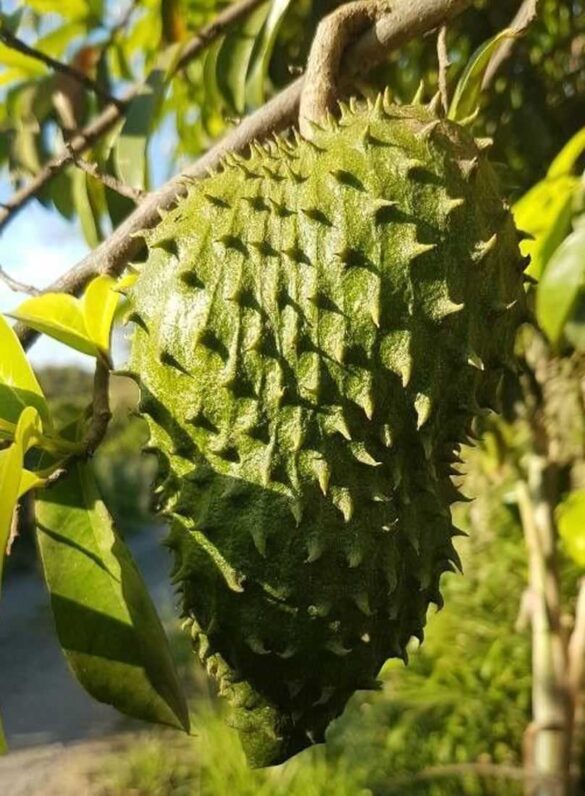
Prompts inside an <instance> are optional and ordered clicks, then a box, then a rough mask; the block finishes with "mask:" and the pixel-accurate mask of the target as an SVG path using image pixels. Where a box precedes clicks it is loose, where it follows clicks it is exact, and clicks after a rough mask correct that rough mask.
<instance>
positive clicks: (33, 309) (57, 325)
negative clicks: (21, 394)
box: [9, 293, 99, 356]
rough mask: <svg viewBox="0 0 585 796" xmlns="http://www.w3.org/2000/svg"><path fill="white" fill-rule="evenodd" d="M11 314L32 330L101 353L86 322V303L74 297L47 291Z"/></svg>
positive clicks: (84, 349)
mask: <svg viewBox="0 0 585 796" xmlns="http://www.w3.org/2000/svg"><path fill="white" fill-rule="evenodd" d="M9 314H10V317H12V318H16V319H17V320H19V321H22V322H23V323H26V325H27V326H30V327H31V329H35V330H36V331H37V332H41V333H42V334H47V335H49V337H54V338H55V340H59V341H60V342H62V343H65V345H68V346H69V347H70V348H75V349H76V350H77V351H81V353H82V354H89V356H97V355H98V353H99V351H98V347H97V345H96V344H95V342H94V341H93V340H92V339H91V337H90V335H89V332H88V330H87V327H86V325H85V319H84V316H83V308H82V304H81V302H80V301H79V299H76V298H74V297H73V296H68V295H66V294H65V293H43V294H42V295H40V296H33V297H32V298H30V299H27V300H26V301H24V302H23V303H22V304H21V305H20V306H19V307H18V308H17V309H16V310H14V312H11V313H9Z"/></svg>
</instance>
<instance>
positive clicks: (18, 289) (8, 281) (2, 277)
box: [0, 265, 41, 296]
mask: <svg viewBox="0 0 585 796" xmlns="http://www.w3.org/2000/svg"><path fill="white" fill-rule="evenodd" d="M0 281H2V282H4V284H5V285H8V287H9V288H10V290H14V292H15V293H28V295H29V296H38V295H39V293H40V292H41V291H40V290H39V289H38V288H36V287H33V286H32V285H27V284H25V283H24V282H19V281H18V280H17V279H13V278H12V277H11V276H10V274H7V273H6V271H5V270H4V268H2V266H1V265H0Z"/></svg>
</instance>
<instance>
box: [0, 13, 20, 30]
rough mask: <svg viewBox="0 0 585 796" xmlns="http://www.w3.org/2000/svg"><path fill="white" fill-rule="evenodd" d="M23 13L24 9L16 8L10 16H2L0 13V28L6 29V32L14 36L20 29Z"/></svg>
mask: <svg viewBox="0 0 585 796" xmlns="http://www.w3.org/2000/svg"><path fill="white" fill-rule="evenodd" d="M23 13H24V8H17V9H16V11H13V12H12V13H11V14H3V13H2V12H1V11H0V27H1V28H6V30H7V31H9V33H12V34H13V35H14V34H16V32H17V31H18V28H19V27H20V22H21V20H22V15H23Z"/></svg>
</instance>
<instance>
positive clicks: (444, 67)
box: [437, 25, 451, 113]
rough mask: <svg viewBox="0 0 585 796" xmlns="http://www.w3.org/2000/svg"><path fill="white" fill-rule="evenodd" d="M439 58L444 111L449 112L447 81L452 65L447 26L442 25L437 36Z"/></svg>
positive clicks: (440, 86)
mask: <svg viewBox="0 0 585 796" xmlns="http://www.w3.org/2000/svg"><path fill="white" fill-rule="evenodd" d="M437 60H438V62H439V96H440V98H441V106H442V108H443V112H444V113H447V110H448V108H449V87H448V83H447V71H448V69H449V67H450V66H451V62H450V61H449V54H448V52H447V26H446V25H442V26H441V29H440V30H439V35H438V36H437Z"/></svg>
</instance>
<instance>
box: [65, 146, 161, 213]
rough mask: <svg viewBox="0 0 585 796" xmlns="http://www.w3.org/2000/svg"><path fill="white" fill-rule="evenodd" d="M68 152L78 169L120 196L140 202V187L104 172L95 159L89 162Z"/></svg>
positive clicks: (141, 194) (142, 194)
mask: <svg viewBox="0 0 585 796" xmlns="http://www.w3.org/2000/svg"><path fill="white" fill-rule="evenodd" d="M65 146H66V148H67V149H68V150H69V146H68V145H67V144H65ZM70 154H71V160H72V161H73V163H74V164H75V166H77V168H78V169H81V171H84V172H85V173H86V174H89V175H90V176H91V177H95V179H96V180H99V181H100V182H101V183H103V184H104V185H105V186H106V187H107V188H110V190H112V191H115V192H116V193H118V194H120V196H125V197H126V199H130V200H131V201H132V202H135V203H136V204H140V202H141V201H142V200H143V199H144V197H145V196H146V191H143V190H141V189H140V188H133V187H132V186H131V185H128V184H127V183H125V182H122V181H121V180H118V179H117V178H116V177H114V176H113V174H106V173H105V172H104V171H102V170H101V169H100V167H99V166H98V164H97V163H96V162H95V161H91V162H90V161H89V160H85V158H83V157H79V156H78V155H77V154H76V153H75V152H70Z"/></svg>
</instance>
